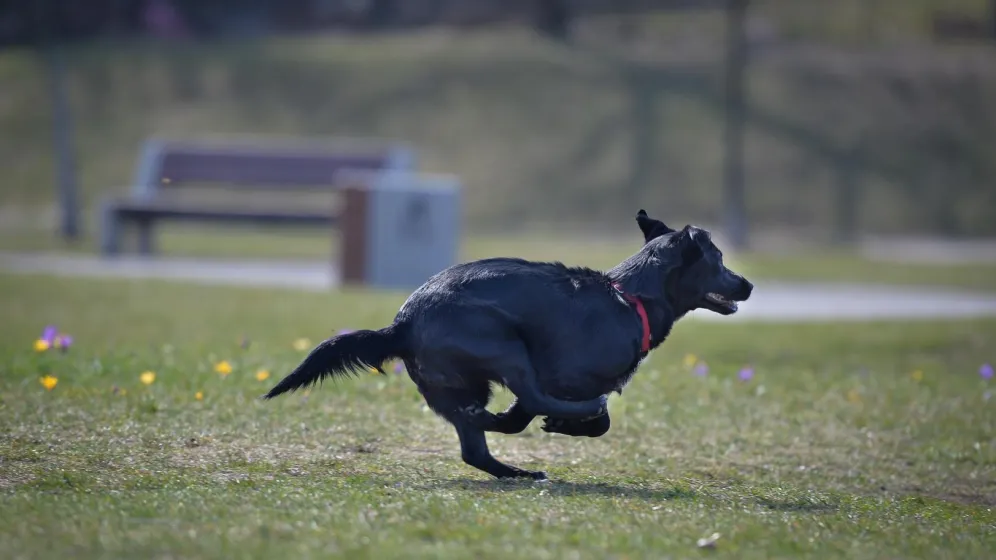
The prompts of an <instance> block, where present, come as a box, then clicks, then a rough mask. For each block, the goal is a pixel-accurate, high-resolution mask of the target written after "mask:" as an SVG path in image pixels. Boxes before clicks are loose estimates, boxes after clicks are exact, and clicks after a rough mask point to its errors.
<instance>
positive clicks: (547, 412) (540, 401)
mask: <svg viewBox="0 0 996 560" xmlns="http://www.w3.org/2000/svg"><path fill="white" fill-rule="evenodd" d="M505 385H506V386H507V387H508V388H509V390H510V391H512V392H513V393H515V396H516V405H521V406H522V408H523V409H524V411H525V412H526V413H528V414H532V415H534V416H550V417H553V418H561V419H564V420H587V419H588V418H595V417H597V416H602V415H604V414H606V413H607V412H608V410H609V408H608V402H609V398H608V396H606V395H602V396H600V397H598V398H597V399H591V400H587V401H565V400H560V399H558V398H555V397H552V396H550V395H548V394H546V393H544V392H543V391H542V389H541V388H540V387H539V386H538V385H537V384H536V375H535V374H534V373H533V372H532V371H528V372H527V373H526V374H525V375H520V376H512V377H506V378H505Z"/></svg>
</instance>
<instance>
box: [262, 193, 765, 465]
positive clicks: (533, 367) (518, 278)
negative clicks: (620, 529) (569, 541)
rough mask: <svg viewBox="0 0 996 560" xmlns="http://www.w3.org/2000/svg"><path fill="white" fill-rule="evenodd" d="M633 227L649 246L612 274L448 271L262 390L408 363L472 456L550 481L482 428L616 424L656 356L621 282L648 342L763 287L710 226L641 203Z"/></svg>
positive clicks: (580, 429)
mask: <svg viewBox="0 0 996 560" xmlns="http://www.w3.org/2000/svg"><path fill="white" fill-rule="evenodd" d="M636 221H637V223H638V225H639V226H640V230H641V231H642V232H643V236H644V246H643V248H642V249H640V251H638V252H637V253H635V254H634V255H632V256H631V257H629V258H628V259H626V260H625V261H623V262H622V263H620V264H619V265H617V266H616V267H615V268H613V269H611V270H609V271H607V272H600V271H596V270H591V269H588V268H582V267H568V266H565V265H563V264H561V263H544V262H530V261H526V260H522V259H517V258H492V259H484V260H479V261H474V262H469V263H464V264H459V265H456V266H453V267H450V268H448V269H446V270H444V271H442V272H440V273H439V274H437V275H435V276H434V277H432V278H430V279H429V280H428V281H427V282H426V283H425V284H423V285H422V286H421V287H420V288H418V289H417V290H415V292H414V293H412V294H411V296H409V298H408V300H407V301H406V302H405V303H404V305H402V307H401V309H400V311H398V314H397V316H396V317H395V320H394V323H393V324H391V325H390V326H388V327H386V328H384V329H381V330H378V331H369V330H368V331H357V332H354V333H350V334H345V335H339V336H336V337H333V338H330V339H328V340H326V341H324V342H322V343H321V344H320V345H319V346H318V347H317V348H315V349H314V350H313V351H312V352H311V354H309V355H308V357H307V358H305V360H304V361H303V362H302V363H301V365H299V366H298V367H297V368H296V369H295V370H294V371H293V372H291V373H290V374H289V375H288V376H287V377H285V378H284V379H283V380H281V381H280V382H279V383H278V384H277V385H276V386H275V387H274V388H273V389H272V390H271V391H270V392H269V393H267V394H266V395H265V398H273V397H275V396H277V395H279V394H281V393H284V392H286V391H293V390H296V389H299V388H301V387H305V386H309V385H312V384H314V383H317V382H319V381H321V380H323V379H324V378H326V377H334V376H345V375H349V374H350V373H352V372H354V371H355V370H356V369H361V368H365V367H379V365H380V364H381V363H383V362H384V361H385V360H388V359H390V358H400V359H402V360H403V361H404V363H405V367H406V369H407V370H408V375H409V376H410V377H411V379H412V380H413V381H414V382H415V384H416V386H417V387H418V390H419V392H420V393H421V394H422V396H423V398H425V401H426V403H427V404H428V405H429V407H430V408H431V409H432V410H433V411H435V412H436V413H437V414H438V415H439V416H441V417H442V418H444V419H446V420H447V421H449V422H450V423H452V424H453V425H454V426H455V427H456V431H457V435H458V437H459V438H460V448H461V454H462V456H463V459H464V461H465V462H466V463H467V464H469V465H471V466H474V467H476V468H478V469H481V470H483V471H485V472H487V473H489V474H491V475H493V476H496V477H531V478H536V479H543V478H546V475H545V474H544V473H542V472H530V471H524V470H521V469H518V468H515V467H512V466H509V465H505V464H503V463H501V462H499V461H498V460H496V459H495V458H494V457H492V456H491V453H490V451H489V450H488V446H487V442H486V439H485V432H488V431H490V432H499V433H505V434H514V433H518V432H521V431H522V430H524V429H525V428H526V427H527V426H528V425H529V423H530V422H532V420H533V419H534V418H535V417H536V416H544V417H545V418H544V425H543V430H545V431H547V432H551V433H560V434H566V435H570V436H587V437H598V436H601V435H602V434H604V433H606V432H607V431H608V429H609V426H610V419H609V415H608V411H607V407H606V403H607V398H608V394H609V393H611V392H612V391H621V390H622V388H623V386H625V385H626V383H628V382H629V380H630V378H631V377H632V375H633V373H634V372H635V371H636V368H637V366H638V365H639V364H640V361H641V360H643V359H644V358H645V357H646V354H644V353H643V352H642V351H641V348H640V343H641V339H642V336H643V329H642V326H641V322H640V319H639V316H638V315H637V313H636V311H635V310H634V308H633V306H632V305H631V304H630V303H628V302H627V301H626V300H625V299H623V297H622V296H621V294H620V293H619V292H618V291H617V289H616V288H615V287H614V285H618V286H621V289H622V290H623V291H624V292H626V293H627V294H630V295H633V296H636V297H638V298H639V299H640V301H641V302H642V303H643V305H644V308H645V309H646V312H647V315H648V318H649V320H650V330H651V348H656V347H657V346H659V345H660V344H661V343H662V342H663V341H664V339H665V338H666V337H667V336H668V334H669V333H670V331H671V328H672V326H673V325H674V323H675V322H676V321H677V320H679V319H680V318H681V317H683V316H684V315H685V314H687V313H688V312H690V311H692V310H694V309H698V308H705V309H709V310H711V311H714V312H716V313H721V314H724V315H727V314H730V313H734V312H735V311H736V305H735V304H734V303H732V302H734V301H744V300H746V299H747V298H749V297H750V294H751V291H752V290H753V286H752V285H751V284H750V282H748V281H747V280H746V279H744V278H743V277H742V276H740V275H738V274H735V273H733V272H731V271H730V270H729V269H727V268H726V267H725V266H724V265H723V260H722V253H721V252H720V251H719V249H718V248H716V246H715V245H714V244H713V242H712V240H711V238H710V235H709V232H707V231H705V230H703V229H700V228H696V227H692V226H686V227H685V228H683V229H681V230H680V231H676V230H673V229H671V228H669V227H667V226H666V225H665V224H664V223H663V222H660V221H659V220H655V219H652V218H650V217H648V216H647V214H646V212H644V211H643V210H640V212H639V213H638V214H637V217H636ZM707 294H712V295H707ZM493 385H499V386H503V387H506V388H508V389H509V390H510V391H511V392H512V393H513V394H514V395H515V397H516V399H515V401H514V403H513V404H512V406H510V407H509V408H508V410H506V411H504V412H501V413H497V414H495V413H492V412H490V411H488V410H487V409H486V408H485V407H486V406H487V405H488V403H489V401H490V399H491V391H492V386H493Z"/></svg>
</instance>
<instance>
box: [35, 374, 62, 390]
mask: <svg viewBox="0 0 996 560" xmlns="http://www.w3.org/2000/svg"><path fill="white" fill-rule="evenodd" d="M39 381H41V384H42V386H43V387H45V388H46V389H48V390H49V391H51V390H52V389H55V385H56V384H57V383H58V382H59V379H58V378H57V377H52V376H51V375H46V376H45V377H42V378H41V379H40V380H39Z"/></svg>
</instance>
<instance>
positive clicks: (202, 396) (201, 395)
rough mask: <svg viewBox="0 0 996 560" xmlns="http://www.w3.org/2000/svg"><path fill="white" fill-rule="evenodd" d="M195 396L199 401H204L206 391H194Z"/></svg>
mask: <svg viewBox="0 0 996 560" xmlns="http://www.w3.org/2000/svg"><path fill="white" fill-rule="evenodd" d="M194 398H195V399H197V400H199V401H202V400H204V393H202V392H200V391H197V392H196V393H194Z"/></svg>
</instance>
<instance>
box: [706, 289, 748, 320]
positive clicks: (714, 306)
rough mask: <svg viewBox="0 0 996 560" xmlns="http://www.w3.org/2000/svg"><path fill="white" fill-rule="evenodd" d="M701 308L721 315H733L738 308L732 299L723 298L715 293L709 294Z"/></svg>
mask: <svg viewBox="0 0 996 560" xmlns="http://www.w3.org/2000/svg"><path fill="white" fill-rule="evenodd" d="M703 303H704V305H703V307H705V308H706V309H708V310H709V311H714V312H716V313H719V314H722V315H733V314H734V313H736V312H737V310H738V309H740V307H739V306H738V305H737V302H735V301H733V300H732V299H729V298H726V297H723V296H721V295H719V294H717V293H716V292H709V293H708V294H706V295H705V299H704V300H703Z"/></svg>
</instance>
